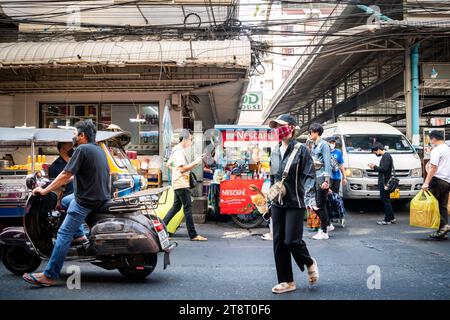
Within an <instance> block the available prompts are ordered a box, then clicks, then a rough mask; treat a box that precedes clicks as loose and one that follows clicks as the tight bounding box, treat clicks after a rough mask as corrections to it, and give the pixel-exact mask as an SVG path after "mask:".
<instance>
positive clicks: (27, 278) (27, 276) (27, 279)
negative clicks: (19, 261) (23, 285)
mask: <svg viewBox="0 0 450 320" xmlns="http://www.w3.org/2000/svg"><path fill="white" fill-rule="evenodd" d="M22 279H23V280H24V281H25V282H28V283H29V284H32V285H35V286H40V287H51V286H54V284H52V283H45V282H41V281H39V280H38V279H37V278H36V276H35V275H34V273H25V274H24V275H23V276H22Z"/></svg>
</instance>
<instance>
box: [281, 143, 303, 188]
mask: <svg viewBox="0 0 450 320" xmlns="http://www.w3.org/2000/svg"><path fill="white" fill-rule="evenodd" d="M298 149H300V143H297V144H296V145H295V146H294V149H293V150H292V152H291V154H290V155H289V159H288V162H287V163H286V167H284V171H283V175H282V179H283V180H284V179H286V177H287V176H288V173H289V170H290V168H291V165H292V162H293V161H294V158H295V155H296V154H297V151H298Z"/></svg>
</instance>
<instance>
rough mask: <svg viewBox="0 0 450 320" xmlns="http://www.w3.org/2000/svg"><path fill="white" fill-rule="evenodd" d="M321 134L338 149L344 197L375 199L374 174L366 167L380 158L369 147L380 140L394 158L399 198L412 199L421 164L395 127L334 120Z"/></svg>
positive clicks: (376, 189)
mask: <svg viewBox="0 0 450 320" xmlns="http://www.w3.org/2000/svg"><path fill="white" fill-rule="evenodd" d="M322 137H323V138H324V139H325V140H328V139H329V138H331V137H334V138H336V140H337V141H336V148H338V149H340V150H342V153H343V157H344V167H345V170H346V175H347V185H346V186H345V187H344V188H341V190H342V196H343V198H344V199H378V198H379V197H380V192H379V191H378V173H377V172H375V171H374V170H371V169H370V168H369V167H368V164H369V163H374V164H376V165H378V164H379V163H380V158H379V157H377V156H375V155H374V154H373V153H371V146H372V145H373V144H374V143H375V142H381V143H382V144H383V145H384V146H385V148H386V151H387V152H389V153H390V154H391V155H392V158H393V159H394V167H395V172H396V175H397V177H398V178H399V179H400V187H399V189H400V199H410V198H413V197H414V196H415V195H416V194H417V193H418V192H419V190H420V188H421V186H422V184H423V178H422V164H421V161H420V158H419V156H418V154H417V152H416V151H415V150H414V148H413V147H412V145H411V144H410V143H409V141H408V139H407V138H406V137H405V136H404V135H403V134H402V133H401V132H400V131H399V130H397V129H396V128H394V127H392V126H391V125H389V124H387V123H382V122H363V121H357V122H353V121H352V122H337V123H334V124H331V125H328V126H325V127H324V133H323V135H322Z"/></svg>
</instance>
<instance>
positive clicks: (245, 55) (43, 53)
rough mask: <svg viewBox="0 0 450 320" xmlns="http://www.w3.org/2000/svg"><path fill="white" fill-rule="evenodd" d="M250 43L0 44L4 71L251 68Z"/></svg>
mask: <svg viewBox="0 0 450 320" xmlns="http://www.w3.org/2000/svg"><path fill="white" fill-rule="evenodd" d="M191 46H192V50H191ZM250 63H251V49H250V42H249V41H247V40H223V41H192V42H189V41H123V42H112V41H87V42H75V41H71V42H15V43H1V44H0V67H11V66H44V65H46V66H48V65H54V66H58V65H68V64H69V65H72V64H74V65H83V64H96V65H99V64H101V65H130V64H148V65H161V64H172V65H173V64H175V65H179V66H185V65H189V66H192V65H216V66H230V67H234V68H236V67H240V68H246V69H247V68H249V67H250Z"/></svg>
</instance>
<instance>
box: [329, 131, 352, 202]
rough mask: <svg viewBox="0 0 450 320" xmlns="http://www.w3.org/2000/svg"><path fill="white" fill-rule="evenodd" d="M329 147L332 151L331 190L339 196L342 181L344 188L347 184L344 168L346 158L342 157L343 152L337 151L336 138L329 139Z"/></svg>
mask: <svg viewBox="0 0 450 320" xmlns="http://www.w3.org/2000/svg"><path fill="white" fill-rule="evenodd" d="M328 145H329V146H330V150H331V153H330V154H331V180H330V181H331V183H330V189H331V191H333V192H335V193H338V194H339V191H340V189H341V181H342V185H343V186H345V185H346V184H347V176H346V175H345V168H344V157H343V156H342V151H341V150H339V149H336V139H335V138H331V139H329V140H328Z"/></svg>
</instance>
